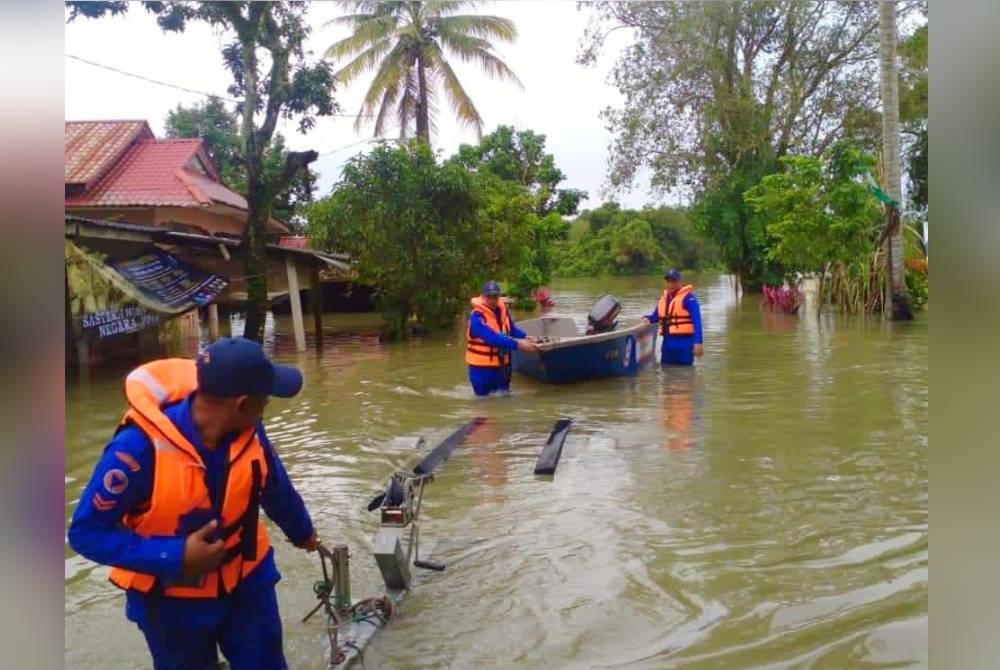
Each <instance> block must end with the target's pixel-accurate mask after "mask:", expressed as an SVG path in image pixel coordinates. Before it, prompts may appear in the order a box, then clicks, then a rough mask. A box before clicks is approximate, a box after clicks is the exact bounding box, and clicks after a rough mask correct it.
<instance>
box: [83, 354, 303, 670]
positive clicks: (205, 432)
mask: <svg viewBox="0 0 1000 670" xmlns="http://www.w3.org/2000/svg"><path fill="white" fill-rule="evenodd" d="M301 388H302V374H301V373H300V372H299V371H298V370H297V369H295V368H293V367H288V366H282V365H274V364H272V363H271V361H269V360H268V359H267V357H266V356H265V354H264V351H263V350H262V349H261V347H260V345H259V344H257V343H256V342H254V341H252V340H247V339H243V338H233V339H230V338H223V339H220V340H217V341H216V342H213V343H212V344H211V345H209V346H208V347H207V348H206V349H205V351H204V352H202V354H201V355H200V356H199V357H198V359H197V362H196V361H194V360H189V359H177V358H175V359H163V360H158V361H153V362H151V363H147V364H145V365H142V366H140V367H138V368H137V369H135V370H134V371H132V372H131V373H130V374H129V375H128V377H126V379H125V396H126V399H127V401H128V409H127V411H126V413H125V417H124V419H123V420H122V422H121V424H120V426H119V427H118V430H117V432H116V434H115V436H114V438H113V439H112V440H111V442H110V443H109V444H108V445H107V447H106V448H105V450H104V454H103V456H102V457H101V459H100V461H99V462H98V464H97V467H96V469H95V470H94V474H93V476H92V477H91V479H90V482H89V483H88V484H87V486H86V488H85V489H84V491H83V495H82V496H81V498H80V502H79V504H78V505H77V508H76V511H75V513H74V514H73V520H72V522H71V524H70V528H69V534H68V535H69V542H70V545H71V546H72V547H73V549H75V550H76V551H77V552H78V553H79V554H80V555H82V556H84V557H86V558H88V559H90V560H92V561H95V562H97V563H100V564H103V565H110V566H112V567H111V573H110V575H109V578H110V581H111V582H112V583H113V584H115V585H116V586H118V587H120V588H122V589H124V590H125V615H126V617H127V618H128V619H129V620H130V621H132V622H134V623H135V624H136V625H137V626H138V627H139V629H140V630H141V631H142V633H143V634H144V635H145V637H146V642H147V644H148V646H149V650H150V653H151V654H152V657H153V667H154V668H155V669H156V670H208V669H209V668H211V669H213V670H214V669H215V668H217V667H218V650H217V648H221V651H222V655H223V656H225V658H226V659H227V660H228V661H229V666H230V667H231V668H232V670H273V669H281V668H287V664H286V662H285V657H284V653H283V649H282V635H281V619H280V616H279V613H278V603H277V599H276V597H275V584H276V583H277V582H278V580H279V579H280V578H281V575H280V574H279V573H278V569H277V566H276V565H275V561H274V550H273V549H272V548H271V545H270V543H269V541H268V537H267V533H266V531H265V528H264V524H263V522H262V521H261V520H260V519H259V511H260V510H261V509H263V510H264V512H265V513H266V514H267V515H268V516H269V517H270V518H271V519H273V520H274V521H275V522H276V523H277V525H278V527H279V528H281V530H282V531H283V532H284V534H285V535H286V536H287V537H288V539H289V540H290V541H291V542H292V544H294V545H296V546H297V547H300V548H302V549H305V550H307V551H314V550H315V549H316V548H317V546H318V541H317V539H316V534H315V532H314V530H313V524H312V520H311V519H310V516H309V513H308V511H307V510H306V508H305V505H304V504H303V502H302V498H301V497H300V496H299V494H298V492H297V491H296V490H295V488H294V487H293V486H292V483H291V481H290V480H289V478H288V474H287V473H286V471H285V468H284V466H283V465H282V463H281V460H280V459H279V458H278V455H277V453H276V452H275V450H274V448H273V447H272V446H271V443H270V441H269V440H268V438H267V435H266V434H265V433H264V427H263V424H262V422H261V418H262V416H263V412H264V407H265V406H266V405H267V402H268V397H269V396H278V397H283V398H288V397H291V396H294V395H296V394H297V393H298V392H299V390H300V389H301Z"/></svg>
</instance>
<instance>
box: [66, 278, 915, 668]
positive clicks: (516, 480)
mask: <svg viewBox="0 0 1000 670" xmlns="http://www.w3.org/2000/svg"><path fill="white" fill-rule="evenodd" d="M660 285H661V282H660V280H659V278H657V277H650V278H614V279H587V280H572V281H562V282H557V283H556V284H555V285H554V286H553V290H554V296H555V298H556V300H557V301H558V303H559V304H558V307H556V308H555V309H554V310H552V311H553V312H556V313H560V314H570V315H572V316H574V317H576V318H577V319H578V320H579V321H580V322H581V323H582V321H583V320H585V316H586V313H587V311H588V310H589V309H590V307H591V305H592V304H593V302H594V301H595V300H596V299H597V298H598V297H600V296H601V295H602V294H603V293H605V292H608V291H610V292H612V293H614V294H615V295H616V296H617V297H618V298H619V299H620V300H621V302H622V305H623V309H622V315H621V317H620V319H619V320H620V321H621V323H623V324H624V323H628V322H629V321H630V320H634V319H638V317H639V316H640V315H641V314H643V313H646V312H649V311H650V310H651V309H652V307H653V305H654V304H655V302H656V300H657V298H658V295H659V290H660ZM695 286H696V292H697V294H698V297H699V301H700V302H701V305H702V312H703V318H704V321H705V355H704V357H702V358H701V359H698V361H697V362H696V364H695V366H694V367H693V368H665V369H660V368H659V367H658V366H651V367H650V368H647V369H645V370H643V371H642V372H641V373H640V374H639V375H638V376H636V377H635V378H631V379H617V380H602V381H595V382H591V383H586V384H578V385H572V386H565V387H552V386H547V385H544V384H539V383H535V382H532V381H530V380H527V379H524V378H520V377H515V379H514V383H513V386H512V388H513V390H514V394H513V395H512V396H511V397H509V398H491V399H485V400H483V399H477V398H475V397H474V396H473V395H472V392H471V390H470V389H469V388H468V382H467V380H466V374H465V367H464V364H463V361H462V352H463V348H462V340H461V338H462V329H461V326H459V325H457V326H456V328H455V330H454V332H451V333H446V334H443V335H437V336H433V337H428V338H425V339H422V340H414V341H410V342H405V343H392V344H390V343H382V342H380V341H379V339H378V336H377V330H378V323H377V320H376V319H373V317H372V316H371V315H339V314H338V315H327V316H326V319H325V320H326V325H327V328H328V331H327V332H326V333H325V334H324V342H323V344H324V346H323V348H322V352H317V351H316V350H315V348H313V347H312V344H313V343H312V340H311V338H312V335H311V334H309V336H308V337H309V338H310V340H309V342H310V350H309V351H308V352H306V353H297V352H296V351H295V347H294V340H293V338H292V336H291V329H290V327H289V323H288V322H287V320H286V318H285V317H279V318H278V319H277V320H273V321H271V322H270V325H269V326H268V332H269V335H268V337H269V338H271V339H270V340H269V341H270V344H269V347H270V348H271V350H272V351H273V352H274V355H275V356H276V357H278V358H279V359H280V360H282V361H283V362H287V363H294V364H296V365H298V366H299V367H301V369H302V370H303V374H304V376H305V388H304V391H303V393H302V394H301V395H300V396H299V397H297V398H294V399H291V400H275V401H273V402H272V404H271V406H269V411H270V412H271V413H270V415H269V417H268V420H267V425H268V430H269V433H270V434H271V437H272V439H273V441H274V442H275V444H276V446H277V448H278V449H279V452H280V453H281V455H282V458H283V460H284V461H285V464H286V465H287V466H288V468H289V470H290V472H291V475H292V477H293V479H294V480H295V481H296V483H297V485H298V487H299V489H300V491H301V492H302V494H303V497H304V498H305V500H306V502H307V503H308V505H309V507H310V509H311V510H312V513H313V516H314V517H315V519H316V522H317V526H318V528H319V531H320V534H321V536H322V537H324V538H326V539H327V541H329V542H334V541H338V542H339V541H346V542H347V543H348V544H350V545H351V547H352V557H353V558H352V585H353V588H354V592H355V595H356V596H362V595H367V594H369V593H372V592H373V591H374V589H375V588H376V587H377V585H378V581H379V580H378V575H377V571H376V569H375V565H374V562H373V561H371V560H370V559H368V558H367V553H368V552H369V551H370V549H371V539H372V536H373V534H374V531H375V528H376V525H377V519H376V517H375V515H374V514H371V513H369V512H367V511H365V509H364V506H365V504H366V503H367V501H368V500H369V499H370V496H371V495H372V494H374V493H376V492H377V491H378V489H379V487H380V486H381V484H382V483H383V482H384V480H385V478H386V477H387V476H388V474H389V473H390V472H391V471H392V470H393V469H394V468H396V467H400V466H405V465H413V464H414V463H416V461H417V460H418V459H419V456H420V453H417V452H415V451H414V450H413V449H412V447H407V446H405V445H404V444H403V443H402V442H393V438H394V437H396V436H401V435H423V436H424V437H425V438H426V439H427V442H428V445H429V446H432V445H434V444H436V443H437V442H438V441H439V440H441V439H442V438H443V437H445V436H446V435H447V434H448V433H450V432H451V431H452V430H454V429H455V428H456V427H458V426H459V425H461V424H462V423H463V422H465V421H467V420H468V419H470V418H472V417H474V416H484V417H486V418H487V422H486V424H485V425H483V426H481V427H480V428H479V429H478V430H477V431H475V432H474V433H473V434H472V435H470V437H469V438H468V440H467V441H466V443H465V444H464V445H463V446H462V447H460V448H458V449H456V450H455V452H454V453H453V455H452V457H451V458H450V460H449V461H448V463H446V464H445V466H443V467H442V468H441V469H440V470H439V474H438V475H437V476H436V478H435V480H434V482H433V484H432V485H431V486H430V487H429V488H428V490H427V495H426V497H425V500H424V504H425V508H424V509H425V515H426V523H425V527H424V531H423V540H422V541H421V554H422V555H424V554H425V553H426V556H427V557H430V558H433V559H434V560H439V561H442V562H444V563H446V564H447V566H448V568H447V570H445V572H443V573H421V574H420V575H419V576H418V579H419V582H418V586H417V588H415V589H414V591H413V593H412V595H411V597H410V598H409V599H408V600H407V602H406V604H405V606H404V609H403V614H402V616H401V617H400V619H399V620H398V621H397V622H396V623H395V624H394V625H393V627H392V629H391V632H387V633H386V634H384V635H383V636H382V637H381V638H380V640H379V641H378V643H377V644H376V645H375V646H374V647H373V648H372V649H371V650H370V651H369V652H367V653H366V659H367V662H368V667H382V668H505V667H517V668H522V667H523V668H563V667H565V668H591V667H593V668H598V667H622V668H651V669H652V668H656V669H659V668H747V667H768V668H791V667H824V668H826V667H828V668H855V667H873V668H874V667H923V666H926V658H927V653H926V632H927V630H926V627H927V616H926V612H927V438H926V435H927V417H926V412H927V332H926V325H925V323H922V322H919V321H918V322H916V323H912V324H903V325H900V324H883V323H882V322H881V321H880V320H878V319H867V320H865V319H847V318H841V317H836V316H832V315H824V317H823V318H821V319H820V318H817V317H816V316H815V314H813V315H811V316H807V315H805V314H804V315H802V316H798V317H796V316H787V315H783V314H773V313H769V312H763V311H761V310H760V309H759V307H758V304H757V302H756V300H755V299H754V298H753V297H752V296H751V297H747V298H745V299H744V300H743V301H741V302H737V301H736V298H735V296H734V292H733V288H732V284H731V283H730V281H729V280H728V279H727V278H725V277H704V278H695ZM527 316H528V315H521V318H527ZM237 329H239V326H237ZM237 332H238V330H237ZM223 334H226V333H225V332H224V333H223ZM120 374H121V371H115V372H114V373H113V374H108V375H103V376H102V375H95V377H94V378H93V379H91V380H90V382H89V383H88V384H87V385H73V386H71V387H69V388H67V449H66V468H67V484H66V496H67V500H68V506H67V510H66V515H67V519H68V518H69V515H70V514H71V513H72V506H73V505H74V504H75V500H76V497H77V496H78V494H79V490H80V488H81V487H82V486H83V483H84V480H85V478H86V477H87V476H88V475H89V473H90V468H91V467H92V466H93V463H94V460H95V459H96V458H97V455H98V454H99V452H100V450H101V449H102V447H103V445H104V443H105V442H106V440H107V439H108V438H109V436H110V434H111V431H112V429H113V426H114V423H115V421H116V420H117V418H118V416H119V415H120V411H121V398H120V393H121V384H120ZM562 416H568V417H572V418H573V419H574V424H573V428H572V429H571V431H570V433H569V437H568V438H567V440H566V444H565V447H564V451H563V456H562V459H561V461H560V464H559V469H558V471H557V473H556V475H555V476H554V477H551V478H546V477H535V476H534V475H533V466H534V461H535V459H536V458H537V455H538V452H539V450H540V449H541V447H542V445H543V443H544V442H545V439H546V438H547V437H548V434H549V431H550V430H551V427H552V424H553V423H554V422H555V420H556V419H558V418H560V417H562ZM272 537H276V538H280V532H278V531H276V530H275V532H273V533H272ZM276 547H277V549H276V550H277V552H278V563H279V566H280V568H281V570H282V573H283V575H284V579H283V581H282V583H281V584H280V585H279V599H280V604H281V608H282V613H283V618H284V621H285V639H286V648H287V654H288V657H289V662H290V665H291V667H293V668H305V669H313V668H315V669H319V668H322V667H324V665H323V658H322V653H323V648H324V647H323V645H324V643H323V631H322V624H321V623H320V622H318V621H317V620H311V621H310V623H308V624H301V623H299V622H298V621H299V619H300V618H301V616H302V615H303V614H304V613H305V612H306V611H307V610H308V609H309V608H310V607H311V606H312V604H313V603H314V597H313V595H312V591H311V589H312V583H313V581H315V579H316V578H317V577H318V574H319V566H318V565H317V564H316V562H315V558H314V557H310V556H307V555H305V554H303V553H302V552H300V551H297V550H295V549H293V548H291V547H290V546H288V544H287V543H286V542H284V541H282V540H280V539H278V540H277V541H276ZM107 640H114V641H115V646H114V651H113V653H112V652H111V651H110V650H109V648H108V645H107V644H106V641H107ZM65 644H66V664H67V667H73V668H104V667H110V665H113V666H114V667H116V668H117V667H122V668H144V667H148V659H147V656H146V652H145V648H144V645H143V643H142V640H141V637H140V636H139V634H138V632H137V631H136V630H135V629H134V627H133V626H132V625H131V624H128V623H127V622H126V621H125V619H124V615H123V612H122V598H121V596H120V594H119V593H118V592H117V591H116V590H115V589H114V588H113V587H111V586H110V585H109V584H108V583H107V581H106V571H105V570H104V569H103V568H95V567H94V566H93V565H91V564H89V563H88V562H87V561H85V560H82V559H80V558H79V557H77V556H75V555H73V554H72V552H71V551H70V550H69V549H68V548H67V553H66V642H65ZM109 664H110V665H109Z"/></svg>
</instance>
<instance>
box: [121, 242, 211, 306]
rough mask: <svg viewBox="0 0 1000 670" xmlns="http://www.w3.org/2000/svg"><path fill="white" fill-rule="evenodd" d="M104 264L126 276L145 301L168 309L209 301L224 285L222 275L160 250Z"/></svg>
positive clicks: (197, 304) (202, 303)
mask: <svg viewBox="0 0 1000 670" xmlns="http://www.w3.org/2000/svg"><path fill="white" fill-rule="evenodd" d="M108 265H110V266H111V267H112V268H114V270H115V271H116V272H117V273H118V274H120V275H121V276H122V277H124V278H125V279H127V280H128V282H129V283H130V284H132V286H133V287H135V289H136V290H137V291H138V292H139V293H141V294H142V296H143V297H144V298H146V301H148V302H151V303H153V304H156V303H159V304H160V305H163V306H165V307H166V308H167V309H166V310H164V311H169V312H176V311H179V310H182V309H184V308H185V307H186V308H188V309H192V308H194V307H196V306H197V307H200V306H201V305H205V304H207V303H210V302H211V301H212V300H214V299H215V297H216V296H217V295H219V293H221V292H222V291H223V290H224V289H225V288H226V286H227V285H228V282H227V281H226V280H225V279H223V278H222V277H218V276H216V275H213V274H208V273H206V272H202V271H201V270H197V269H195V268H192V267H190V266H187V265H184V264H183V263H181V262H180V261H179V260H178V259H177V258H175V257H174V256H172V255H170V254H168V253H166V252H164V251H160V250H156V251H151V252H150V253H148V254H144V255H142V256H139V257H137V258H130V259H127V260H109V261H108ZM146 301H143V302H146Z"/></svg>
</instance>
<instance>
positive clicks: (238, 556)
mask: <svg viewBox="0 0 1000 670" xmlns="http://www.w3.org/2000/svg"><path fill="white" fill-rule="evenodd" d="M196 388H197V371H196V368H195V362H194V361H193V360H188V359H180V358H173V359H163V360H159V361H153V362H152V363H147V364H146V365H143V366H141V367H139V368H137V369H136V370H134V371H133V372H131V373H130V374H129V375H128V377H127V378H126V380H125V397H126V399H127V400H128V405H129V407H128V410H127V411H126V413H125V417H124V418H123V419H122V424H123V425H125V424H128V423H131V424H134V425H136V426H137V427H138V428H139V429H140V430H142V432H143V433H145V434H146V436H147V437H148V438H149V440H150V442H151V443H152V445H153V458H154V461H153V464H154V465H153V491H152V495H151V496H150V500H149V506H148V509H145V510H143V511H141V512H138V513H135V514H127V515H125V517H124V518H123V519H122V522H123V523H124V524H125V525H126V526H127V527H129V528H130V529H132V530H133V531H134V532H135V533H136V534H138V535H141V536H143V537H151V536H154V535H156V536H176V537H186V536H187V535H189V534H191V533H192V532H194V531H196V530H198V529H199V528H201V527H202V526H204V525H205V524H206V523H208V522H209V521H211V520H212V519H216V520H218V521H219V530H218V531H217V533H216V536H217V537H218V538H221V539H222V540H223V541H224V542H225V547H226V555H225V558H224V560H223V563H222V565H221V566H219V568H218V569H216V570H214V571H212V572H210V573H206V574H205V575H202V576H201V577H199V578H196V579H191V580H163V579H158V578H157V577H155V576H153V575H150V574H145V573H141V572H134V571H132V570H125V569H123V568H117V567H114V568H112V569H111V573H110V575H109V579H110V580H111V582H112V583H113V584H115V585H116V586H119V587H121V588H123V589H134V590H136V591H141V592H143V593H148V592H149V591H151V590H153V588H154V587H157V588H158V589H161V590H162V593H163V594H164V595H166V596H170V597H174V598H216V597H220V596H222V595H224V594H226V593H231V592H232V590H233V589H234V588H236V585H237V584H238V583H239V582H240V580H241V579H243V577H245V576H246V575H248V574H249V573H250V572H251V571H252V570H253V569H254V568H255V567H257V565H258V564H259V563H260V561H261V560H262V559H263V558H264V557H265V556H266V555H267V550H268V549H269V548H270V542H269V541H268V538H267V533H266V532H265V530H264V527H263V525H261V524H260V523H259V519H258V514H259V509H260V497H261V493H262V492H263V490H264V485H265V482H266V481H267V473H268V467H267V459H266V457H265V454H264V449H263V446H262V445H261V443H260V440H259V438H258V437H257V432H256V429H255V428H250V429H248V430H246V431H244V432H242V433H241V434H240V435H239V436H238V437H237V438H236V439H235V440H234V441H233V442H232V444H231V445H230V447H229V453H228V458H227V460H226V462H225V465H224V466H223V472H222V476H221V479H220V486H219V490H218V491H217V492H216V496H215V501H216V504H215V505H214V506H213V504H212V496H210V495H209V490H208V485H207V482H206V478H205V464H204V462H203V461H202V459H201V456H200V455H199V454H198V450H197V448H196V447H195V446H194V445H193V444H191V442H190V441H188V440H187V438H185V437H184V436H183V435H182V434H181V432H180V430H178V428H177V426H175V425H174V423H173V422H172V421H171V420H170V419H169V418H167V416H166V415H165V414H164V413H163V408H164V407H166V406H167V405H169V404H172V403H174V402H178V401H180V400H183V399H184V398H186V397H187V396H188V395H190V394H191V393H192V392H193V391H194V390H195V389H196Z"/></svg>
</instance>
